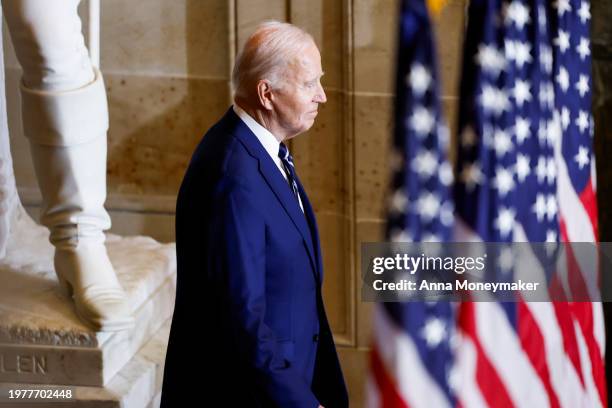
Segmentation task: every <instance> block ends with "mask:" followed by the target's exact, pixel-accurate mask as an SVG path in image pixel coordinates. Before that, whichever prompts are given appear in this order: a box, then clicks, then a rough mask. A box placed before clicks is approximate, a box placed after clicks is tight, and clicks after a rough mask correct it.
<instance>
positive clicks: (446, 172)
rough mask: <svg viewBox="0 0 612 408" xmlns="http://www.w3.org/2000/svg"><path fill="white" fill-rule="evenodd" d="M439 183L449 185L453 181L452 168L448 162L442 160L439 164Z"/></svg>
mask: <svg viewBox="0 0 612 408" xmlns="http://www.w3.org/2000/svg"><path fill="white" fill-rule="evenodd" d="M439 176H440V183H442V185H443V186H450V185H451V184H452V182H453V169H452V168H451V166H450V164H448V163H447V162H444V163H442V164H441V165H440V174H439Z"/></svg>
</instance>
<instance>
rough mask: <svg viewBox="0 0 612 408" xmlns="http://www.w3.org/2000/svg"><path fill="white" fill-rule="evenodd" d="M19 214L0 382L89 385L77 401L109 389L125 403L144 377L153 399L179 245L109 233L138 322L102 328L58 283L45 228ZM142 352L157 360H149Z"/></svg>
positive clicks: (3, 308)
mask: <svg viewBox="0 0 612 408" xmlns="http://www.w3.org/2000/svg"><path fill="white" fill-rule="evenodd" d="M18 217H20V216H19V215H18ZM21 218H22V219H21V220H20V221H21V222H20V223H19V224H20V225H19V228H16V231H15V233H14V234H13V235H11V240H10V243H9V247H8V249H7V256H6V257H5V258H4V259H3V260H2V261H1V263H0V282H1V283H2V284H1V285H0V382H2V383H18V384H24V383H36V384H57V385H70V386H84V387H77V390H79V392H78V393H77V400H79V399H80V398H79V395H81V396H84V397H87V396H88V395H94V394H95V395H98V396H100V395H103V394H104V393H105V392H106V393H107V394H108V393H109V392H110V394H109V395H111V396H113V398H115V399H114V400H115V401H119V400H118V399H117V398H128V399H129V395H130V393H131V392H137V390H138V389H139V387H140V388H142V387H143V384H140V385H139V383H142V381H144V382H145V383H148V385H147V387H148V388H149V390H148V391H147V392H146V393H148V394H151V395H150V397H151V398H152V397H153V396H154V394H155V393H156V392H157V393H158V392H159V389H160V387H161V383H159V384H157V385H156V382H155V381H154V380H155V376H156V375H159V373H157V374H156V371H159V366H160V365H163V360H164V358H165V347H166V343H167V335H168V330H165V331H164V330H160V328H161V327H162V325H163V324H164V323H165V322H167V321H168V320H169V319H170V317H171V316H172V309H173V307H174V295H175V287H176V283H175V282H176V274H175V272H176V261H175V247H174V244H165V245H163V244H160V243H158V242H156V241H154V240H153V239H151V238H147V237H126V238H122V237H118V236H113V235H109V236H108V238H107V243H106V246H107V249H108V252H109V256H110V259H111V262H112V263H113V265H114V267H115V270H116V272H117V275H118V278H119V281H120V282H121V284H122V286H123V288H124V289H125V291H126V292H127V295H128V298H129V300H130V304H131V307H132V310H133V313H134V317H135V320H136V324H135V327H134V328H133V329H132V330H130V331H124V332H116V333H110V332H109V333H105V332H98V333H96V332H93V331H91V329H89V328H88V327H87V326H85V325H84V324H83V323H81V321H80V320H79V319H78V317H77V316H76V314H75V311H74V305H73V303H72V302H71V301H70V300H69V299H68V298H67V297H66V296H65V295H64V294H63V292H62V291H61V290H60V288H59V284H58V282H57V278H56V276H55V273H54V272H53V247H52V246H51V245H50V244H49V243H48V240H47V237H48V232H47V230H46V229H45V228H43V227H40V226H38V225H36V224H33V223H32V222H31V221H30V220H29V219H27V220H26V219H25V218H27V217H26V216H24V214H22V215H21ZM24 223H25V224H28V223H29V224H31V225H27V228H25V227H24ZM13 225H14V224H13ZM156 333H158V334H157V335H156V337H154V335H155V334H156ZM145 344H147V347H149V348H148V349H147V347H143V345H145ZM141 348H142V349H141ZM155 348H156V350H154V349H155ZM139 350H140V351H139ZM143 352H144V353H145V354H147V355H151V354H155V355H156V358H157V360H155V359H153V360H155V361H148V363H147V362H146V361H145V360H146V359H145V358H144V357H142V356H140V354H142V353H143ZM147 373H148V374H147ZM143 376H144V377H143ZM158 382H159V381H158ZM104 386H106V388H98V387H104ZM109 387H110V388H109ZM126 387H131V388H129V389H126ZM134 387H135V388H134ZM145 388H146V387H145ZM121 390H123V392H121ZM141 392H142V391H141ZM137 393H140V392H137ZM108 401H111V400H110V399H109V400H108ZM146 401H149V399H147V400H146ZM139 402H140V403H141V404H143V400H139ZM76 406H78V405H75V407H76ZM105 406H106V405H105ZM110 406H113V405H110ZM117 406H118V405H117ZM122 406H131V405H126V404H124V405H122ZM138 406H144V405H138Z"/></svg>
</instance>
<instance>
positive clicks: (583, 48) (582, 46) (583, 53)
mask: <svg viewBox="0 0 612 408" xmlns="http://www.w3.org/2000/svg"><path fill="white" fill-rule="evenodd" d="M576 52H577V53H578V54H580V58H581V59H583V60H584V59H585V58H586V57H587V56H589V55H591V46H590V41H589V39H588V38H584V37H581V38H580V43H579V44H578V46H577V47H576Z"/></svg>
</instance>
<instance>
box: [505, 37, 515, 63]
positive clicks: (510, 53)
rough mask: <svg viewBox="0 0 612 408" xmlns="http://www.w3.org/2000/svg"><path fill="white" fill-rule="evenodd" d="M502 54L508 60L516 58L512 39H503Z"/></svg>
mask: <svg viewBox="0 0 612 408" xmlns="http://www.w3.org/2000/svg"><path fill="white" fill-rule="evenodd" d="M504 54H505V55H506V58H507V59H509V60H510V61H514V59H515V58H516V45H515V41H514V40H504Z"/></svg>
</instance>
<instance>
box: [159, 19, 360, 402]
mask: <svg viewBox="0 0 612 408" xmlns="http://www.w3.org/2000/svg"><path fill="white" fill-rule="evenodd" d="M322 75H323V72H322V70H321V56H320V54H319V50H318V49H317V47H316V45H315V43H314V41H313V39H312V37H311V36H310V35H309V34H307V33H306V32H304V31H303V30H301V29H299V28H297V27H295V26H292V25H290V24H285V23H279V22H268V23H264V24H262V25H260V26H259V27H258V28H257V29H256V31H255V32H254V33H253V35H251V37H250V38H249V39H248V40H247V41H246V43H245V45H244V49H243V50H242V52H241V53H240V54H239V55H238V57H237V60H236V65H235V67H234V72H233V76H232V81H233V83H234V88H235V95H234V100H235V104H234V106H233V107H231V108H230V109H229V110H228V111H227V113H226V114H225V116H224V117H223V118H222V119H221V120H220V121H219V122H217V123H216V124H215V125H214V126H213V127H212V128H211V129H210V130H209V131H208V132H207V133H206V135H205V136H204V138H203V140H202V142H201V143H200V145H199V146H198V147H197V149H196V151H195V153H194V155H193V158H192V160H191V163H190V165H189V169H188V170H187V173H186V175H185V178H184V180H183V183H182V185H181V189H180V192H179V196H178V202H177V211H176V234H177V237H176V238H177V240H176V241H177V242H176V243H177V261H178V282H177V299H176V308H175V312H174V318H173V322H172V331H171V335H170V343H169V347H168V354H167V356H166V368H165V373H164V387H163V392H162V406H165V407H177V406H181V404H180V403H179V400H183V399H184V398H189V399H193V398H198V399H199V400H201V405H198V406H206V407H209V406H210V407H304V408H306V407H308V408H317V407H319V406H325V407H327V408H335V407H346V406H348V397H347V392H346V387H345V384H344V379H343V376H342V372H341V370H340V365H339V362H338V357H337V354H336V350H335V346H334V342H333V338H332V334H331V331H330V328H329V324H328V321H327V318H326V316H325V310H324V307H323V300H322V297H321V281H322V279H323V269H322V262H321V250H320V246H319V237H318V233H317V226H316V220H315V217H314V213H313V210H312V207H311V205H310V202H309V201H308V197H307V196H306V193H305V192H304V189H303V187H302V185H301V184H300V181H299V179H298V178H297V175H296V170H295V167H294V164H293V161H292V159H291V155H290V154H289V151H288V150H287V147H286V145H285V144H284V143H285V142H286V141H287V140H289V139H291V138H293V137H295V136H297V135H298V134H300V133H303V132H305V131H306V130H308V129H309V128H310V127H312V125H313V123H314V120H315V117H316V116H317V109H318V107H319V104H322V103H325V102H326V97H325V92H324V91H323V88H322V86H321V82H320V79H321V77H322ZM196 326H199V327H197V328H196Z"/></svg>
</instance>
